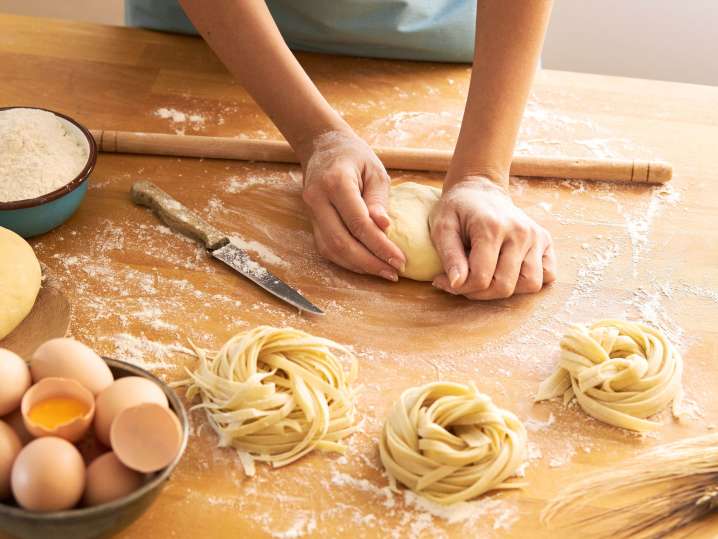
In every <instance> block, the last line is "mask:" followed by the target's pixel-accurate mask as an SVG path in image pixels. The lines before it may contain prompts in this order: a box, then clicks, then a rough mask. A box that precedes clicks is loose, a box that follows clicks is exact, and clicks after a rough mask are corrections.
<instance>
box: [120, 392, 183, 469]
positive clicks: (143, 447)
mask: <svg viewBox="0 0 718 539" xmlns="http://www.w3.org/2000/svg"><path fill="white" fill-rule="evenodd" d="M110 440H111V441H112V450H113V451H114V452H115V454H116V455H117V458H118V459H120V461H121V462H122V463H123V464H124V465H125V466H127V467H128V468H132V469H133V470H137V471H138V472H143V473H149V472H156V471H157V470H161V469H162V468H164V467H165V466H167V465H168V464H169V463H170V462H172V461H173V460H174V458H175V457H176V456H177V454H178V453H179V451H180V446H181V445H182V426H181V425H180V422H179V419H177V416H176V415H175V414H174V412H173V411H172V410H170V409H169V408H167V407H165V406H160V405H159V404H140V405H139V406H133V407H132V408H126V409H125V410H123V411H122V412H120V413H119V414H118V415H117V417H116V418H115V421H114V422H113V423H112V431H111V432H110Z"/></svg>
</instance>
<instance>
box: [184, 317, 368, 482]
mask: <svg viewBox="0 0 718 539" xmlns="http://www.w3.org/2000/svg"><path fill="white" fill-rule="evenodd" d="M194 352H195V355H196V357H197V358H198V359H199V365H198V366H197V369H196V370H195V371H189V370H188V371H187V372H188V374H189V378H188V379H187V380H184V381H182V382H178V383H177V384H176V385H180V386H188V389H187V397H188V398H190V399H193V398H195V397H197V396H199V397H200V399H201V401H202V402H201V403H200V404H197V405H196V406H194V408H200V409H204V410H205V411H206V413H207V419H208V421H209V424H210V425H211V426H212V428H213V429H214V430H215V432H216V433H217V434H218V435H219V446H220V447H227V446H231V447H234V448H236V449H237V450H238V452H239V456H240V460H241V462H242V466H243V467H244V471H245V473H246V474H247V475H250V476H251V475H254V472H255V469H254V461H256V460H259V461H264V462H268V463H271V465H272V466H274V467H280V466H284V465H287V464H289V463H291V462H294V461H296V460H297V459H299V458H301V457H303V456H304V455H306V454H307V453H309V452H310V451H312V450H314V449H319V450H322V451H336V452H343V451H344V446H343V445H341V444H340V443H339V441H340V440H341V439H343V438H345V437H346V436H348V435H349V434H351V433H352V432H353V430H354V428H353V424H354V398H353V394H352V391H351V388H350V383H351V382H352V381H353V379H354V378H355V377H356V359H355V358H354V356H353V354H352V353H351V352H350V351H349V350H347V349H346V348H344V347H342V346H340V345H338V344H337V343H335V342H333V341H330V340H328V339H323V338H320V337H315V336H313V335H310V334H308V333H305V332H303V331H299V330H296V329H292V328H273V327H268V326H261V327H257V328H255V329H253V330H250V331H246V332H243V333H240V334H238V335H235V336H234V337H232V338H231V339H229V340H228V341H227V342H226V343H225V344H224V345H223V346H222V348H220V350H219V351H217V352H209V351H207V350H203V349H201V348H197V347H194ZM340 356H344V357H345V358H346V359H347V360H348V362H349V364H350V365H349V369H348V371H345V369H344V367H343V366H342V362H341V361H340Z"/></svg>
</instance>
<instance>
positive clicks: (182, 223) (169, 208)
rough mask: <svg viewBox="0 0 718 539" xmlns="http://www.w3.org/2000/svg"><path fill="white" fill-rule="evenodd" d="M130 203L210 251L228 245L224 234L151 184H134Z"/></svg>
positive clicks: (142, 182) (144, 182)
mask: <svg viewBox="0 0 718 539" xmlns="http://www.w3.org/2000/svg"><path fill="white" fill-rule="evenodd" d="M130 193H131V194H132V201H133V202H134V203H135V204H137V205H139V206H145V207H147V208H150V209H151V210H153V211H154V212H155V213H156V214H157V215H158V216H159V218H160V219H161V220H162V221H163V222H164V223H165V224H166V225H167V226H168V227H170V228H171V229H172V230H174V231H176V232H180V233H181V234H184V235H185V236H189V237H190V238H193V239H196V240H199V241H201V242H202V243H203V244H204V246H205V247H206V248H207V249H209V250H210V251H214V250H215V249H219V248H220V247H222V246H224V245H226V244H227V243H229V239H228V238H227V236H226V235H225V234H222V232H220V231H219V230H217V229H216V228H214V227H213V226H212V225H210V224H209V223H207V222H205V221H204V220H203V219H202V218H201V217H200V216H199V215H197V214H196V213H193V212H191V211H190V210H189V209H187V208H186V207H185V206H183V205H182V204H180V203H179V202H178V201H177V200H175V199H174V198H172V197H171V196H170V195H169V194H167V193H165V192H164V191H163V190H162V189H160V188H159V187H157V186H156V185H155V184H154V183H152V182H147V181H140V182H135V184H134V185H133V186H132V189H131V190H130Z"/></svg>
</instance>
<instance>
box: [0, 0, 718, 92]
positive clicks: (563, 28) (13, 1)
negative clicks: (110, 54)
mask: <svg viewBox="0 0 718 539" xmlns="http://www.w3.org/2000/svg"><path fill="white" fill-rule="evenodd" d="M479 1H481V0H479ZM123 4H124V2H123V0H0V12H1V11H6V12H10V13H19V14H27V15H43V16H47V17H60V18H67V19H79V20H85V21H94V22H101V23H104V24H122V23H123ZM543 65H544V67H546V68H548V69H562V70H567V71H584V72H589V73H604V74H607V75H623V76H627V77H640V78H648V79H662V80H674V81H681V82H693V83H698V84H711V85H718V0H556V3H555V6H554V12H553V17H552V19H551V25H550V27H549V31H548V35H547V37H546V45H545V48H544V54H543Z"/></svg>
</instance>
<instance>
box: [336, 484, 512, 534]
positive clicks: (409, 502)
mask: <svg viewBox="0 0 718 539" xmlns="http://www.w3.org/2000/svg"><path fill="white" fill-rule="evenodd" d="M331 483H332V485H334V486H340V487H345V486H348V487H351V488H353V489H356V490H359V491H363V492H368V493H370V494H371V495H372V496H373V497H375V498H376V499H377V501H378V503H379V504H380V505H381V506H382V507H383V513H385V514H387V515H394V514H396V515H401V517H400V523H399V527H398V528H396V529H393V530H392V537H405V536H407V534H405V533H402V532H401V530H405V529H407V528H408V531H409V534H408V536H409V537H423V536H424V534H425V533H426V532H428V531H431V533H430V534H429V535H431V536H438V535H442V532H441V531H440V528H436V527H435V520H434V519H439V520H441V521H444V522H446V523H447V524H461V526H462V529H464V530H472V529H474V528H475V527H476V526H477V525H478V524H479V523H486V522H487V521H490V522H491V527H492V528H493V529H494V530H499V529H501V530H507V529H510V528H511V526H512V525H513V524H514V522H516V520H518V518H519V513H518V507H517V506H516V505H515V504H513V503H512V502H510V501H507V500H503V499H498V498H495V497H490V496H483V497H481V498H479V499H477V500H474V501H469V502H459V503H455V504H453V505H450V506H445V505H441V504H438V503H434V502H432V501H429V500H427V499H426V498H423V497H422V496H419V495H417V494H415V493H413V492H412V491H410V490H408V489H402V491H401V493H396V492H394V491H392V490H391V488H390V487H389V486H384V487H380V486H378V485H376V484H374V483H373V482H371V481H369V480H368V479H360V478H356V477H353V476H351V475H349V474H347V473H343V472H339V471H337V470H332V478H331ZM398 499H401V500H402V501H403V503H402V504H401V505H399V504H398V503H397V500H398ZM366 516H369V515H365V517H366ZM375 518H376V517H374V518H371V519H368V520H370V521H372V522H374V520H375ZM384 531H385V532H386V531H387V530H384ZM387 535H388V534H387Z"/></svg>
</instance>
